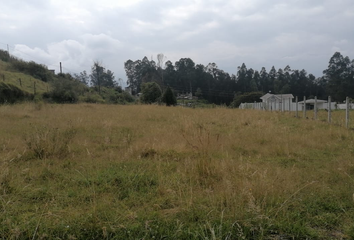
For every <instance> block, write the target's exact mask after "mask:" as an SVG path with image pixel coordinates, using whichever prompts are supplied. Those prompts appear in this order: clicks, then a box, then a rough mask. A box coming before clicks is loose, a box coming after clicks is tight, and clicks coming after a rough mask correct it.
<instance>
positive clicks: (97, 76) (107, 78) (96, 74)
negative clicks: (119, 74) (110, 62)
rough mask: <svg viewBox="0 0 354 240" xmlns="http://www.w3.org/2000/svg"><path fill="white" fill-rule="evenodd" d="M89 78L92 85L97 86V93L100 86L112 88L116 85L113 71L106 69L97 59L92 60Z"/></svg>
mask: <svg viewBox="0 0 354 240" xmlns="http://www.w3.org/2000/svg"><path fill="white" fill-rule="evenodd" d="M90 80H91V85H92V86H94V87H98V92H99V93H100V92H101V87H108V88H113V87H115V86H116V85H117V84H116V82H115V81H114V73H113V72H112V71H111V70H109V69H107V70H106V69H105V68H104V67H103V66H102V63H100V62H98V61H96V62H94V63H93V66H92V67H91V74H90Z"/></svg>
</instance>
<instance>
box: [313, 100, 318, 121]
mask: <svg viewBox="0 0 354 240" xmlns="http://www.w3.org/2000/svg"><path fill="white" fill-rule="evenodd" d="M313 112H314V115H315V116H314V117H315V120H317V96H315V109H314V110H313Z"/></svg>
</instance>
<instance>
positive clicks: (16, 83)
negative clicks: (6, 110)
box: [0, 59, 49, 103]
mask: <svg viewBox="0 0 354 240" xmlns="http://www.w3.org/2000/svg"><path fill="white" fill-rule="evenodd" d="M5 60H8V59H5ZM48 91H49V84H48V83H47V82H44V81H42V80H40V79H39V78H36V77H34V76H32V75H30V74H28V73H24V72H20V71H19V70H18V69H16V68H14V67H13V63H11V61H9V60H8V61H3V59H0V103H5V102H9V103H14V102H18V101H23V100H31V99H33V97H34V95H35V94H43V93H45V92H48Z"/></svg>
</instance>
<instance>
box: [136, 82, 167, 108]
mask: <svg viewBox="0 0 354 240" xmlns="http://www.w3.org/2000/svg"><path fill="white" fill-rule="evenodd" d="M141 93H142V96H141V97H140V100H141V102H143V103H147V104H151V103H155V102H159V101H160V99H161V94H162V93H161V88H160V86H159V85H158V84H157V83H156V82H148V83H143V84H142V85H141Z"/></svg>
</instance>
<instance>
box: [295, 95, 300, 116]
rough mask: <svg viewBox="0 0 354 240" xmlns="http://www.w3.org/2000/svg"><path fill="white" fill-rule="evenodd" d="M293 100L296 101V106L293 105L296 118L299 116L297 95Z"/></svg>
mask: <svg viewBox="0 0 354 240" xmlns="http://www.w3.org/2000/svg"><path fill="white" fill-rule="evenodd" d="M295 102H296V106H295V108H296V109H295V111H296V114H295V116H296V118H298V117H299V111H298V110H299V99H298V97H297V96H296V99H295Z"/></svg>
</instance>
